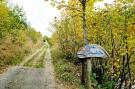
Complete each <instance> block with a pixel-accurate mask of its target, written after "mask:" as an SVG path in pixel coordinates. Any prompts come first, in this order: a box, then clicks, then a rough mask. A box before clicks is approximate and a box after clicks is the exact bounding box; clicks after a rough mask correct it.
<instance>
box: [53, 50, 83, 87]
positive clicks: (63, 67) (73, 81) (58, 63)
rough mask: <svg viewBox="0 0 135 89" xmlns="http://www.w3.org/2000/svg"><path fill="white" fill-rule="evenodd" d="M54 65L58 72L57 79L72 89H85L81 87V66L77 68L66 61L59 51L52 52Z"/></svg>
mask: <svg viewBox="0 0 135 89" xmlns="http://www.w3.org/2000/svg"><path fill="white" fill-rule="evenodd" d="M52 57H53V64H54V68H55V72H56V77H57V78H58V79H59V80H60V81H61V82H62V83H63V84H64V85H67V86H71V88H70V89H84V88H83V86H82V85H81V80H80V77H81V76H78V74H79V75H81V73H80V72H81V70H80V69H81V66H75V65H74V64H73V63H70V62H68V61H66V60H65V59H64V58H62V57H61V53H60V52H59V51H58V50H56V49H55V50H52Z"/></svg>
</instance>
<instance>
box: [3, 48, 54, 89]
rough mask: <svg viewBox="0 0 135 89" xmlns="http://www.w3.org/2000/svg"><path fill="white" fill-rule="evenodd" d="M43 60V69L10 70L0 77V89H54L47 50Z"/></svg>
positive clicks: (51, 67)
mask: <svg viewBox="0 0 135 89" xmlns="http://www.w3.org/2000/svg"><path fill="white" fill-rule="evenodd" d="M41 52H42V51H41ZM36 53H38V52H36ZM36 53H35V54H36ZM35 54H33V55H35ZM30 57H31V56H30ZM44 59H45V62H46V65H45V68H30V67H23V66H16V67H12V68H10V69H9V70H8V71H7V72H6V73H4V74H2V75H0V89H56V87H55V79H54V78H55V77H54V69H53V64H52V61H51V53H50V49H49V48H48V49H47V51H46V55H45V58H44ZM23 64H24V63H23Z"/></svg>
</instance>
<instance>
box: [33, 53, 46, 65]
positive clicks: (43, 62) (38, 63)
mask: <svg viewBox="0 0 135 89" xmlns="http://www.w3.org/2000/svg"><path fill="white" fill-rule="evenodd" d="M45 53H46V51H45V52H44V53H43V55H42V56H41V58H40V60H39V61H38V62H37V64H36V65H35V67H36V68H44V67H45Z"/></svg>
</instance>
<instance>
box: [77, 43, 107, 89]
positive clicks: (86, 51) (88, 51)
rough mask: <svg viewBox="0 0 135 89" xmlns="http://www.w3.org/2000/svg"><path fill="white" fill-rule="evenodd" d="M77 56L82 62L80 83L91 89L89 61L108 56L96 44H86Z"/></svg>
mask: <svg viewBox="0 0 135 89" xmlns="http://www.w3.org/2000/svg"><path fill="white" fill-rule="evenodd" d="M77 56H78V58H79V59H80V60H81V62H82V83H83V84H84V85H85V86H86V88H87V89H92V87H91V79H90V77H91V72H92V67H91V60H92V59H93V58H107V57H109V54H108V53H107V51H106V50H105V49H104V48H103V47H101V46H99V45H97V44H88V45H86V46H85V47H84V48H82V49H81V50H80V51H79V52H78V53H77Z"/></svg>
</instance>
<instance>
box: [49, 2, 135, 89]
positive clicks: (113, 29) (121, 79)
mask: <svg viewBox="0 0 135 89" xmlns="http://www.w3.org/2000/svg"><path fill="white" fill-rule="evenodd" d="M94 3H95V1H94V0H89V1H88V2H87V5H86V13H85V14H86V22H87V32H88V41H89V43H90V44H98V45H101V46H102V47H104V48H105V49H106V50H107V52H108V53H109V55H110V58H108V59H94V60H92V72H93V73H92V81H93V83H94V84H93V87H98V88H99V89H101V88H103V89H121V88H122V89H131V87H132V86H133V85H134V82H135V81H134V80H135V2H134V0H115V1H114V2H113V4H105V7H104V8H94ZM51 4H52V5H53V6H54V7H56V8H58V9H59V10H60V11H61V14H62V16H61V18H55V19H54V21H53V22H52V26H53V27H54V28H55V29H56V30H55V31H54V34H53V36H52V39H51V41H52V43H53V46H54V47H55V50H57V51H58V52H56V53H55V55H57V56H58V54H57V53H59V54H61V55H59V56H61V57H62V58H64V59H65V60H67V61H68V62H70V63H74V64H75V65H78V62H79V60H78V58H77V55H76V53H77V52H78V51H79V50H80V48H82V47H84V39H83V19H82V11H81V10H82V9H81V8H82V6H81V3H80V1H79V0H69V1H68V2H65V1H64V0H62V2H55V0H54V1H53V2H52V3H51ZM56 60H57V61H60V60H58V59H56ZM55 62H56V61H55ZM56 67H57V66H56ZM79 68H80V67H79ZM65 69H68V68H65ZM69 69H70V67H69ZM65 71H66V70H65ZM58 72H59V71H58ZM67 72H69V70H67ZM67 72H66V73H67ZM70 72H73V71H70ZM76 73H77V72H76ZM67 75H68V74H67ZM94 89H96V88H94Z"/></svg>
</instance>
